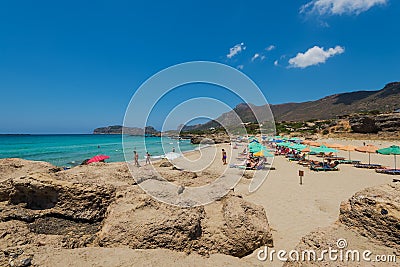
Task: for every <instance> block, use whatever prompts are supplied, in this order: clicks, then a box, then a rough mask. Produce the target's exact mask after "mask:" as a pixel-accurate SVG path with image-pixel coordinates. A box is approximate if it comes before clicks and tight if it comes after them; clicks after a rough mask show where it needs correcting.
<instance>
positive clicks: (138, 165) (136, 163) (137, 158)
mask: <svg viewBox="0 0 400 267" xmlns="http://www.w3.org/2000/svg"><path fill="white" fill-rule="evenodd" d="M133 155H134V156H133V158H134V160H135V166H136V167H140V164H139V153H137V152H136V150H135V151H133Z"/></svg>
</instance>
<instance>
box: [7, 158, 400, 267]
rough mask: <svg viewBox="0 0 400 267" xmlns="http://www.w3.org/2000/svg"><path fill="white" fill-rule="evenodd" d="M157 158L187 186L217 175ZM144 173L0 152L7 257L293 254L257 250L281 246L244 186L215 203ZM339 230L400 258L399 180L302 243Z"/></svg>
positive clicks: (250, 262) (360, 244) (59, 259)
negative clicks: (186, 201) (153, 184)
mask: <svg viewBox="0 0 400 267" xmlns="http://www.w3.org/2000/svg"><path fill="white" fill-rule="evenodd" d="M160 165H161V166H160ZM162 166H163V167H162ZM157 168H158V171H160V172H162V173H163V176H164V177H166V179H167V180H169V181H171V182H179V183H183V184H184V185H185V186H197V185H202V184H203V183H204V181H206V182H209V181H211V180H213V179H215V177H216V176H215V174H214V173H213V172H212V171H210V170H208V171H202V172H198V173H193V172H187V171H180V170H177V169H174V166H171V165H170V164H166V163H165V162H160V163H157ZM140 175H141V177H136V179H133V178H132V176H131V174H130V172H129V170H128V167H127V165H126V164H125V163H107V164H106V163H95V164H91V165H86V166H78V167H75V168H73V169H70V170H63V169H61V168H57V167H54V166H52V165H50V164H48V163H44V162H33V161H26V160H20V159H2V160H0V251H1V252H0V266H141V265H143V264H144V263H145V264H147V265H155V266H157V265H160V264H162V265H164V266H166V265H170V266H175V265H177V264H179V265H182V266H186V265H188V266H213V267H215V266H281V265H282V264H283V263H280V262H277V259H276V258H275V262H273V263H271V262H269V261H265V262H261V261H258V260H257V251H258V250H259V248H263V247H264V246H268V247H272V246H273V239H272V234H271V228H270V226H269V224H268V220H267V216H266V212H265V210H264V209H263V208H262V207H261V206H258V205H255V204H253V203H250V202H248V201H245V200H244V199H243V198H242V197H241V196H240V195H238V194H236V193H234V192H230V193H229V194H228V195H227V196H225V197H223V198H221V199H219V200H217V201H215V202H213V203H211V204H209V205H206V206H200V207H194V208H180V207H176V206H171V205H167V204H163V203H161V202H158V201H156V200H154V199H153V198H151V197H150V196H149V195H147V194H146V193H145V192H144V191H142V189H141V188H140V187H139V186H138V184H137V183H142V182H143V183H145V182H149V181H151V179H153V177H156V176H154V175H151V174H149V173H146V171H145V168H144V169H142V173H141V174H140ZM142 176H143V177H142ZM138 178H141V179H138ZM338 208H339V207H338ZM315 220H318V218H315ZM293 227H296V225H295V218H293ZM339 239H345V240H346V242H347V244H346V247H345V249H352V250H354V249H358V250H360V251H363V250H366V249H368V250H371V251H372V252H373V255H397V260H399V255H400V185H399V183H392V184H389V185H382V186H378V187H373V188H367V189H364V190H362V191H360V192H358V193H356V194H355V195H354V196H353V197H351V198H350V199H349V200H348V201H344V202H343V203H342V205H341V206H340V214H339V218H338V220H337V222H336V223H335V224H333V225H332V226H330V227H327V228H323V229H317V230H315V231H314V232H312V233H310V234H308V235H307V236H305V237H303V238H302V239H301V240H300V242H299V243H298V245H297V246H296V247H295V248H294V249H295V250H297V251H302V250H310V249H312V250H315V251H316V252H318V253H319V252H321V251H322V250H324V249H328V248H329V247H332V248H333V249H335V248H337V241H338V240H339ZM247 255H249V256H247ZM245 256H247V257H245ZM396 264H397V265H396ZM285 266H398V262H397V263H388V262H386V263H375V262H369V263H366V262H362V261H361V262H340V261H323V262H318V261H317V262H315V261H313V262H310V261H305V262H286V263H285Z"/></svg>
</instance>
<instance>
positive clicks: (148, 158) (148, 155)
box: [146, 152, 151, 165]
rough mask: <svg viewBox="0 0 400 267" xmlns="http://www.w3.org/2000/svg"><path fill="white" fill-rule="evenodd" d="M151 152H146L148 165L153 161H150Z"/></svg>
mask: <svg viewBox="0 0 400 267" xmlns="http://www.w3.org/2000/svg"><path fill="white" fill-rule="evenodd" d="M150 156H151V155H150V153H149V152H146V165H147V164H151V161H150Z"/></svg>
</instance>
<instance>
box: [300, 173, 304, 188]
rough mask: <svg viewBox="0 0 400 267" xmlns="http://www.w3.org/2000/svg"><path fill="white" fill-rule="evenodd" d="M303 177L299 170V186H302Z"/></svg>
mask: <svg viewBox="0 0 400 267" xmlns="http://www.w3.org/2000/svg"><path fill="white" fill-rule="evenodd" d="M303 176H304V171H300V170H299V177H300V185H302V184H303Z"/></svg>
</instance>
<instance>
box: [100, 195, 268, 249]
mask: <svg viewBox="0 0 400 267" xmlns="http://www.w3.org/2000/svg"><path fill="white" fill-rule="evenodd" d="M210 205H211V206H212V207H213V208H212V209H209V208H207V207H206V208H204V207H196V208H180V207H174V206H170V205H167V204H163V203H160V202H157V201H155V200H153V199H152V198H151V197H150V196H148V195H147V194H144V193H143V192H140V191H139V190H132V191H127V192H126V195H125V197H123V198H120V199H118V200H117V201H116V202H115V203H114V204H113V205H112V206H111V207H110V209H109V214H107V219H106V220H105V221H104V224H103V227H102V230H101V231H100V233H99V236H98V240H97V242H98V244H99V245H100V246H103V247H120V246H127V247H130V248H135V249H144V248H147V249H148V248H150V249H154V248H168V249H172V250H178V251H185V252H198V253H200V254H211V253H223V254H227V255H233V256H238V257H242V256H245V255H247V254H249V253H251V252H252V251H253V250H254V249H256V248H258V247H259V246H262V245H270V246H271V245H272V235H271V232H270V229H269V225H268V221H267V218H266V216H265V211H264V209H263V208H262V207H260V206H257V205H254V204H251V203H248V202H246V201H244V200H243V199H241V198H240V197H238V196H229V197H226V198H223V199H222V200H221V201H217V202H215V203H212V204H210ZM210 213H212V214H213V215H214V216H212V218H211V217H210V215H211V214H210ZM216 218H219V219H220V221H219V223H218V226H217V227H216V226H215V220H216ZM211 221H212V222H211Z"/></svg>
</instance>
